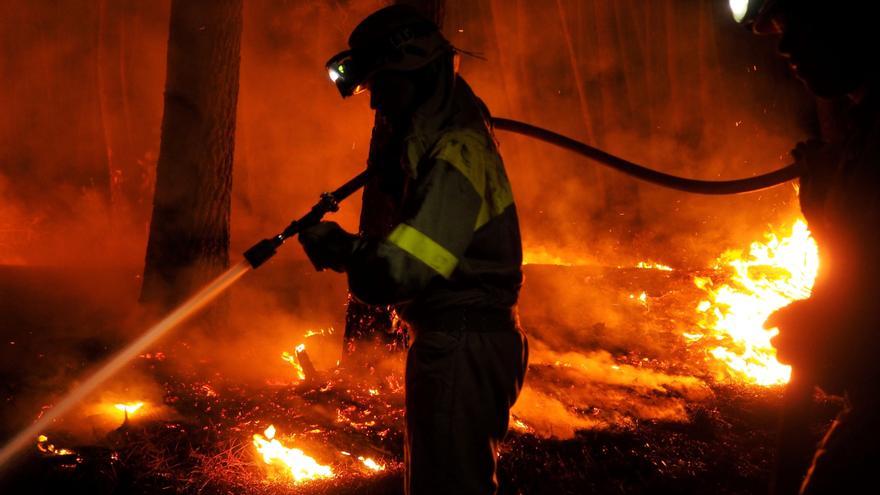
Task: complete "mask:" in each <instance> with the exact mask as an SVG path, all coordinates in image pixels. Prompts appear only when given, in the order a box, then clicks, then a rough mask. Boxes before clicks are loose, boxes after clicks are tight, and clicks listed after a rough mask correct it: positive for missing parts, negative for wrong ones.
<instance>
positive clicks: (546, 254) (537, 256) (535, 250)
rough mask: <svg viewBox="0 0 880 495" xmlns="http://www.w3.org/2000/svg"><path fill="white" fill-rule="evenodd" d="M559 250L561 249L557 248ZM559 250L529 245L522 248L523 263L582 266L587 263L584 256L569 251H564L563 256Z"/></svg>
mask: <svg viewBox="0 0 880 495" xmlns="http://www.w3.org/2000/svg"><path fill="white" fill-rule="evenodd" d="M558 251H561V250H558ZM560 254H561V252H557V251H556V250H551V249H547V248H546V247H543V246H538V247H534V246H532V247H529V246H526V247H525V249H524V250H523V262H522V264H523V265H556V266H583V265H589V264H590V263H589V261H588V260H587V259H586V258H583V257H579V256H574V255H572V254H571V253H565V255H564V257H563V256H560Z"/></svg>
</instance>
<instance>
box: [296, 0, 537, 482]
mask: <svg viewBox="0 0 880 495" xmlns="http://www.w3.org/2000/svg"><path fill="white" fill-rule="evenodd" d="M349 45H350V50H346V51H344V52H342V53H340V54H339V55H337V56H335V57H333V58H332V59H331V60H330V61H329V62H328V64H327V68H328V71H329V74H330V78H331V79H332V80H333V81H334V82H335V83H336V86H337V88H338V89H339V90H340V92H341V93H342V95H343V97H347V96H351V95H353V94H357V93H361V92H364V91H366V92H369V93H370V106H371V108H373V109H374V110H375V111H376V114H377V119H376V122H377V127H376V128H375V129H374V133H373V143H371V153H370V155H371V156H370V159H369V161H368V167H369V169H370V170H371V173H372V174H373V176H372V177H373V180H374V182H373V183H371V184H370V186H371V187H373V188H375V189H373V190H372V191H371V190H370V189H367V192H365V201H366V200H367V198H366V196H367V194H374V193H375V194H380V193H381V194H380V195H381V197H383V198H384V199H383V200H381V201H373V202H372V203H371V206H375V205H379V206H378V208H377V211H375V212H367V211H365V212H364V214H366V215H375V218H377V219H378V220H379V221H378V226H376V227H374V228H371V229H370V231H364V232H361V233H359V234H351V233H348V232H345V231H344V230H343V229H342V228H340V227H339V225H337V224H335V223H333V222H322V223H321V224H319V225H317V226H316V227H313V228H311V229H309V230H307V231H304V232H302V233H301V234H300V235H299V239H300V242H301V243H302V245H303V247H304V249H305V251H306V254H307V255H308V257H309V259H310V260H311V261H312V263H313V264H314V266H315V267H316V268H317V269H318V270H322V269H325V268H326V269H332V270H336V271H340V272H345V273H346V274H347V276H348V283H349V288H350V291H351V293H352V294H353V295H354V296H355V297H356V298H358V299H359V300H360V301H362V302H364V303H367V304H371V305H377V306H381V305H393V306H394V307H395V309H396V311H397V313H398V314H399V316H400V317H401V318H402V319H403V320H404V321H406V322H407V324H408V325H409V328H410V329H411V331H412V333H413V336H412V342H411V345H410V348H409V350H408V354H407V363H406V475H405V489H406V492H407V493H410V494H432V493H443V494H451V493H455V494H491V493H495V492H496V491H497V488H498V482H497V478H496V460H497V449H498V446H499V442H500V441H501V440H502V438H503V437H504V435H505V433H506V432H507V428H508V418H509V411H510V408H511V406H513V403H514V401H515V400H516V398H517V396H518V395H519V391H520V388H521V387H522V384H523V379H524V376H525V370H526V361H527V342H526V337H525V335H524V334H523V332H522V330H521V329H520V327H519V325H518V322H517V316H516V312H515V306H516V302H517V298H518V293H519V289H520V286H521V284H522V269H521V264H522V247H521V242H520V233H519V225H518V220H517V214H516V207H515V205H514V202H513V195H512V193H511V188H510V183H509V182H508V179H507V176H506V173H505V171H504V166H503V163H502V161H501V157H500V155H499V154H498V150H497V147H496V142H495V140H494V137H493V134H492V129H491V128H490V126H489V124H488V122H489V114H488V111H487V109H486V107H485V105H484V104H483V103H482V101H481V100H480V99H479V98H477V96H476V95H474V93H473V91H472V90H471V88H470V87H469V86H468V84H467V83H466V82H465V80H464V79H462V77H461V76H460V75H458V74H457V71H456V68H455V66H456V51H455V49H454V48H453V47H452V45H451V44H450V43H449V42H448V41H447V40H446V39H445V38H444V37H443V35H442V34H441V33H440V31H439V29H438V28H437V26H436V25H435V24H434V23H433V22H431V21H429V20H427V19H426V18H424V17H422V16H421V15H420V14H418V13H417V11H415V10H414V9H411V8H408V7H404V6H400V5H396V6H391V7H387V8H384V9H381V10H379V11H377V12H375V13H373V14H372V15H370V16H369V17H367V18H366V19H365V20H363V21H362V22H361V24H360V25H358V26H357V27H356V28H355V30H354V31H353V33H352V34H351V36H350V38H349ZM382 205H384V206H382ZM380 210H381V211H380Z"/></svg>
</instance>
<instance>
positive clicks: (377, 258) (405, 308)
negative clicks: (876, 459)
mask: <svg viewBox="0 0 880 495" xmlns="http://www.w3.org/2000/svg"><path fill="white" fill-rule="evenodd" d="M449 70H450V71H451V67H450V68H449ZM446 76H448V77H441V78H440V80H441V82H440V83H439V84H438V85H437V88H436V91H435V92H434V94H433V95H431V96H430V97H429V98H428V99H427V100H426V101H425V103H424V104H422V105H421V106H420V108H419V109H418V110H417V111H416V113H415V116H414V117H413V119H412V123H411V126H410V128H409V129H408V130H407V132H406V133H405V134H403V135H402V137H400V136H401V135H400V134H399V135H398V138H397V139H391V140H390V143H389V144H388V146H387V147H386V148H385V152H384V153H375V154H374V156H371V163H370V166H371V167H372V168H373V169H374V170H375V171H376V172H377V173H378V176H379V179H378V181H377V183H374V184H371V185H370V186H368V189H367V190H366V191H365V195H367V194H370V195H372V194H375V193H374V192H372V191H371V190H370V187H373V188H375V187H385V189H386V191H392V193H391V196H392V197H393V196H395V195H397V196H398V200H397V201H394V200H389V201H385V202H384V203H380V202H372V204H374V205H376V204H384V205H386V207H387V208H391V209H392V210H393V211H391V212H378V211H376V212H370V211H364V212H363V215H364V216H370V215H373V216H375V217H376V218H391V219H392V221H391V224H392V225H391V226H390V232H388V234H387V235H378V236H377V235H375V233H376V232H377V231H381V230H383V229H380V228H377V229H371V230H372V232H362V235H361V239H360V241H359V242H358V244H357V246H356V248H355V250H354V254H353V255H352V257H351V259H350V260H349V262H348V264H347V269H346V271H347V273H348V277H349V286H350V288H351V291H352V293H353V294H354V295H355V297H357V298H358V299H360V300H362V301H364V302H366V303H369V304H375V305H386V304H392V305H396V306H397V307H398V312H399V313H400V314H401V316H403V317H404V319H408V320H412V319H421V318H430V316H431V315H432V314H436V313H439V312H442V311H445V310H448V309H451V308H477V309H490V310H491V309H499V310H505V309H506V310H509V309H510V308H512V307H513V306H514V305H515V304H516V301H517V297H518V293H519V289H520V286H521V283H522V271H521V263H522V247H521V241H520V233H519V226H518V220H517V214H516V207H515V205H514V201H513V194H512V192H511V188H510V183H509V181H508V179H507V175H506V173H505V170H504V165H503V163H502V161H501V157H500V155H499V154H498V150H497V146H496V143H495V141H494V138H493V135H492V131H491V129H490V127H489V124H488V112H487V110H486V107H485V106H484V105H483V103H482V102H481V101H480V100H479V99H478V98H477V96H476V95H474V93H473V92H472V91H471V89H470V87H469V86H468V85H467V83H466V82H465V81H464V80H463V79H462V78H461V77H459V76H457V75H455V74H447V75H446ZM374 138H375V136H374ZM395 143H396V144H395ZM388 149H390V150H392V152H391V153H389V152H388V151H387V150H388ZM383 184H384V186H383ZM367 206H368V204H367V203H366V202H365V207H367ZM364 223H365V222H363V220H362V224H364ZM366 223H368V222H366Z"/></svg>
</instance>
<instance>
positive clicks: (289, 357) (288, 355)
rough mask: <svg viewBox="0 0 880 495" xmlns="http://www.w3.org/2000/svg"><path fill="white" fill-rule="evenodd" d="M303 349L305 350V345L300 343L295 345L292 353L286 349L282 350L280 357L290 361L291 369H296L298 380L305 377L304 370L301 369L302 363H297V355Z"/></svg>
mask: <svg viewBox="0 0 880 495" xmlns="http://www.w3.org/2000/svg"><path fill="white" fill-rule="evenodd" d="M304 350H306V345H305V344H300V345H298V346H296V348H295V349H294V351H293V354H291V353H289V352H287V351H284V352H282V353H281V359H283V360H284V361H287V362H288V363H290V365H291V366H293V369H294V370H295V371H296V376H297V378H299V379H300V380H305V379H306V372H305V371H304V370H303V368H302V365H300V364H299V359H297V355H298V354H299V353H301V352H302V351H304Z"/></svg>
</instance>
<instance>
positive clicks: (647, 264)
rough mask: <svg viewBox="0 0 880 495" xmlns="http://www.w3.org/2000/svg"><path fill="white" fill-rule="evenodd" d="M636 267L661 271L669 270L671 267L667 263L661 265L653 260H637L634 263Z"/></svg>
mask: <svg viewBox="0 0 880 495" xmlns="http://www.w3.org/2000/svg"><path fill="white" fill-rule="evenodd" d="M636 268H641V269H643V270H660V271H661V272H671V271H672V270H673V268H672V267H671V266H667V265H661V264H660V263H655V262H653V261H639V262H638V263H637V264H636Z"/></svg>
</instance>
